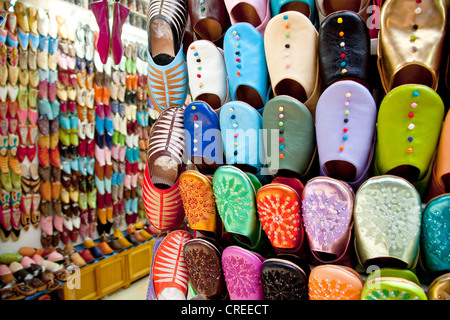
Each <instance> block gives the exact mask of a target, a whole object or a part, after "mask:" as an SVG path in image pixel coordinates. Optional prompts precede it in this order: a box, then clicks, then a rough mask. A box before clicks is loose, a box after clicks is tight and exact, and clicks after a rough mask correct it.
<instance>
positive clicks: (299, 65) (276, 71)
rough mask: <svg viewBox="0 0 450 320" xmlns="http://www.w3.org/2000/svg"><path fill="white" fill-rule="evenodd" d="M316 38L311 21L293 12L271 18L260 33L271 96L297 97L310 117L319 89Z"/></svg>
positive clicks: (316, 34) (315, 31) (313, 113)
mask: <svg viewBox="0 0 450 320" xmlns="http://www.w3.org/2000/svg"><path fill="white" fill-rule="evenodd" d="M318 37H319V34H318V32H317V30H316V28H314V26H313V24H312V23H311V21H309V19H308V18H307V17H306V16H305V15H304V14H302V13H300V12H297V11H289V12H285V13H281V14H279V15H277V16H275V17H273V18H272V19H271V20H270V21H269V23H268V24H267V28H266V33H265V36H264V49H265V53H266V57H267V69H268V72H269V77H270V82H271V85H272V91H273V95H274V96H275V97H276V96H279V95H287V96H291V97H293V98H295V99H297V100H299V101H300V102H301V103H304V104H305V105H306V106H307V107H308V109H309V110H310V111H311V114H312V115H313V116H314V115H315V107H316V104H317V100H318V98H319V96H320V91H321V81H320V76H319V57H318Z"/></svg>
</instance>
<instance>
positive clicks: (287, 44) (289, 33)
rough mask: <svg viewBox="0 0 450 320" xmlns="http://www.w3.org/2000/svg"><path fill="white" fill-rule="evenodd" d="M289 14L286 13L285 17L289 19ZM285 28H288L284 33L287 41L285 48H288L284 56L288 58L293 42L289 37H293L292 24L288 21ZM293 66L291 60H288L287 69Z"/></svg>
mask: <svg viewBox="0 0 450 320" xmlns="http://www.w3.org/2000/svg"><path fill="white" fill-rule="evenodd" d="M288 18H289V17H288V15H284V16H283V19H284V20H288ZM284 28H285V29H286V33H285V34H284V37H285V38H286V43H285V45H284V48H285V49H286V50H285V51H284V56H285V57H286V58H288V57H289V56H290V52H289V49H290V48H291V44H290V43H289V39H290V38H291V26H290V25H289V23H287V22H286V24H285V26H284ZM290 67H291V64H290V62H289V61H287V62H286V69H289V68H290Z"/></svg>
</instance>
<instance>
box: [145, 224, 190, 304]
mask: <svg viewBox="0 0 450 320" xmlns="http://www.w3.org/2000/svg"><path fill="white" fill-rule="evenodd" d="M191 239H192V236H191V234H190V233H189V232H187V231H182V230H177V231H173V232H170V233H169V234H168V235H167V236H166V237H165V238H164V240H163V241H162V242H161V244H160V245H159V246H158V249H157V251H156V253H155V257H154V261H153V262H152V263H153V266H152V279H151V281H153V286H154V289H155V295H156V297H157V298H158V300H163V299H164V300H170V299H174V298H175V297H181V296H184V297H186V293H187V288H188V282H189V272H188V269H187V265H186V261H185V259H184V252H183V248H184V246H185V244H186V243H187V242H188V241H189V240H191ZM171 293H172V294H174V293H175V296H173V295H171ZM184 299H185V298H184Z"/></svg>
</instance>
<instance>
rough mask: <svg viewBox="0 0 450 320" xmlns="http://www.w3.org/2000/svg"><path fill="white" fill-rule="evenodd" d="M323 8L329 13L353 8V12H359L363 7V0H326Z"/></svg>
mask: <svg viewBox="0 0 450 320" xmlns="http://www.w3.org/2000/svg"><path fill="white" fill-rule="evenodd" d="M323 8H324V10H325V14H326V15H329V14H331V13H333V12H336V11H341V10H351V11H353V12H359V10H360V8H361V1H356V0H324V1H323Z"/></svg>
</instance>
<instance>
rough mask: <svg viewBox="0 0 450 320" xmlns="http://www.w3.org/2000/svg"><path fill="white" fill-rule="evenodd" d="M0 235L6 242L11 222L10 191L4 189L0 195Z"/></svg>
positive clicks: (9, 233)
mask: <svg viewBox="0 0 450 320" xmlns="http://www.w3.org/2000/svg"><path fill="white" fill-rule="evenodd" d="M0 205H1V209H2V210H1V212H0V231H1V232H0V237H1V239H2V241H4V242H6V241H8V240H9V238H10V235H11V230H12V224H11V219H12V217H11V193H10V192H7V191H6V190H4V189H2V190H1V197H0Z"/></svg>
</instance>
